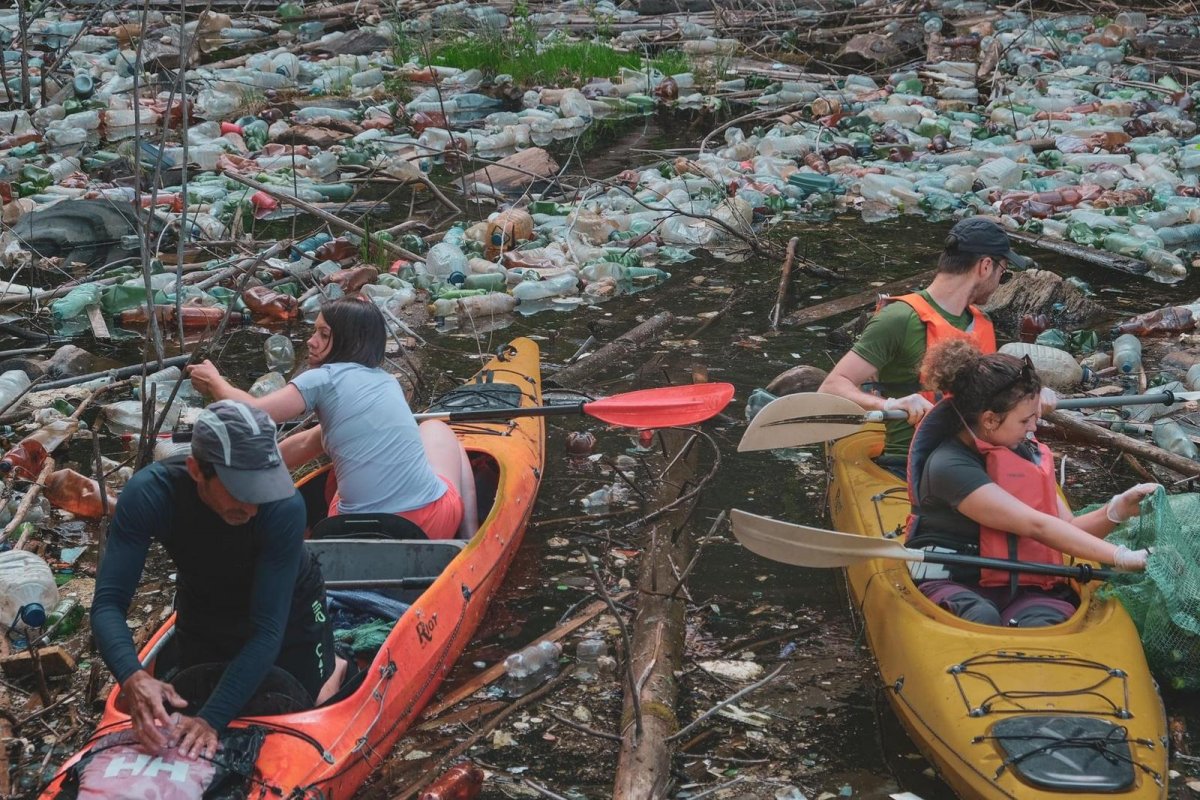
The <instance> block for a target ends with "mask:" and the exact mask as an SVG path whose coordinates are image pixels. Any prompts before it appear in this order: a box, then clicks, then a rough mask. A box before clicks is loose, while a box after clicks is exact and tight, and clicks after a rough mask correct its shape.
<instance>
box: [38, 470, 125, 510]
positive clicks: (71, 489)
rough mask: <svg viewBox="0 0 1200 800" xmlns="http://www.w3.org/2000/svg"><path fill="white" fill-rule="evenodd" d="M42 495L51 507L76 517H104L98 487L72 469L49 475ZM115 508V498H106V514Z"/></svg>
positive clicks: (110, 496)
mask: <svg viewBox="0 0 1200 800" xmlns="http://www.w3.org/2000/svg"><path fill="white" fill-rule="evenodd" d="M42 494H43V495H45V496H46V499H47V500H49V501H50V504H51V505H52V506H55V507H56V508H61V509H62V510H63V511H69V512H71V513H72V514H74V515H75V516H77V517H87V518H89V519H99V518H100V517H102V516H104V504H103V500H101V498H100V486H99V485H98V484H97V483H96V481H94V480H92V479H91V478H89V477H86V476H84V475H80V474H79V473H78V472H76V471H75V470H73V469H60V470H57V471H55V472H52V473H51V474H50V477H49V478H47V479H46V486H45V488H44V489H42ZM116 507H117V498H115V497H113V496H112V495H111V494H110V495H109V496H108V513H110V514H111V513H112V512H113V509H114V508H116Z"/></svg>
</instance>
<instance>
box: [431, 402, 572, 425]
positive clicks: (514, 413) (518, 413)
mask: <svg viewBox="0 0 1200 800" xmlns="http://www.w3.org/2000/svg"><path fill="white" fill-rule="evenodd" d="M585 405H587V404H586V403H563V404H561V405H553V406H528V407H526V408H479V409H466V410H462V411H430V412H428V413H425V414H417V415H416V417H417V419H418V420H423V419H445V420H449V421H450V422H470V421H472V420H488V421H495V420H498V419H514V418H516V417H553V416H558V415H560V414H561V415H571V414H585V413H587V412H586V411H584V408H583V407H584V406H585Z"/></svg>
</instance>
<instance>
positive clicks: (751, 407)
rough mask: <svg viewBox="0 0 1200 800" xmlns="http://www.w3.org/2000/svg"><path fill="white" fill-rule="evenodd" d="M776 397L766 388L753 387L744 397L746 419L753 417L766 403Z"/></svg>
mask: <svg viewBox="0 0 1200 800" xmlns="http://www.w3.org/2000/svg"><path fill="white" fill-rule="evenodd" d="M774 399H776V397H775V395H773V394H771V393H770V392H768V391H767V390H766V389H755V390H754V391H752V392H751V393H750V396H749V397H748V398H746V421H747V422H749V421H750V420H752V419H754V417H755V416H757V415H758V412H760V411H762V410H763V409H764V408H765V407H766V406H767V404H768V403H770V402H771V401H772V400H774Z"/></svg>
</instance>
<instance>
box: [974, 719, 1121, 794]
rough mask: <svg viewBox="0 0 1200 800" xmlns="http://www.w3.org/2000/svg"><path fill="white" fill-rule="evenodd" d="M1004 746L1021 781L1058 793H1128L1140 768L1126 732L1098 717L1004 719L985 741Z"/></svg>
mask: <svg viewBox="0 0 1200 800" xmlns="http://www.w3.org/2000/svg"><path fill="white" fill-rule="evenodd" d="M983 738H985V739H991V740H994V741H995V742H996V744H997V745H999V747H1000V751H1001V753H1002V755H1003V756H1004V763H1003V764H1002V765H1001V767H1000V769H999V770H997V772H996V776H997V777H999V776H1000V774H1001V773H1002V772H1003V771H1004V770H1005V769H1010V770H1012V771H1013V772H1014V773H1015V774H1016V775H1017V776H1018V777H1019V778H1021V780H1023V781H1025V782H1026V783H1028V784H1030V785H1031V786H1036V787H1038V788H1042V789H1048V790H1050V791H1057V792H1123V791H1125V790H1126V789H1129V788H1130V787H1131V786H1132V785H1133V779H1134V764H1133V756H1132V753H1131V751H1130V749H1129V735H1128V731H1127V730H1126V729H1125V728H1122V727H1120V726H1118V725H1113V724H1112V723H1111V722H1108V721H1106V720H1103V719H1097V718H1095V717H1074V716H1042V715H1039V716H1020V717H1010V718H1008V719H1004V720H1001V721H1000V722H997V723H996V724H995V725H993V726H992V730H991V733H990V734H989V735H988V736H986V737H983Z"/></svg>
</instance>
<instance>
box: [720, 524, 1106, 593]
mask: <svg viewBox="0 0 1200 800" xmlns="http://www.w3.org/2000/svg"><path fill="white" fill-rule="evenodd" d="M729 519H730V522H731V523H732V525H733V535H734V536H735V537H737V540H738V541H739V542H741V543H742V544H743V545H744V546H745V547H746V549H747V550H749V551H750V552H752V553H757V554H758V555H760V556H762V557H763V558H769V559H771V560H772V561H779V562H781V563H783V564H792V565H794V566H797V567H848V566H850V565H851V564H858V563H861V562H863V561H868V560H870V559H872V558H895V559H899V560H901V561H924V562H926V563H929V564H945V565H948V566H964V567H987V568H990V569H998V570H1003V571H1005V572H1025V573H1030V574H1033V575H1058V576H1061V577H1064V578H1074V579H1075V580H1077V581H1079V582H1080V583H1087V582H1088V581H1090V580H1093V579H1101V580H1108V579H1109V578H1111V577H1112V576H1113V575H1114V574H1115V573H1114V572H1113V571H1112V570H1107V569H1095V568H1094V567H1092V565H1091V564H1075V565H1073V566H1067V565H1066V564H1062V565H1059V564H1037V563H1032V562H1028V561H1008V560H1005V559H1002V558H986V557H984V556H969V555H962V554H959V553H930V552H928V551H925V550H914V549H912V548H909V547H905V546H904V545H903V544H902V543H900V542H899V541H897V540H896V539H881V538H879V537H876V536H861V535H858V534H854V533H839V532H837V531H828V530H824V529H822V528H810V527H808V526H807V525H794V524H792V523H790V522H782V521H780V520H777V519H772V518H770V517H760V516H758V515H757V514H750V513H748V512H746V511H739V510H738V509H736V508H735V509H733V511H732V512H731V513H730V517H729Z"/></svg>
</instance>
